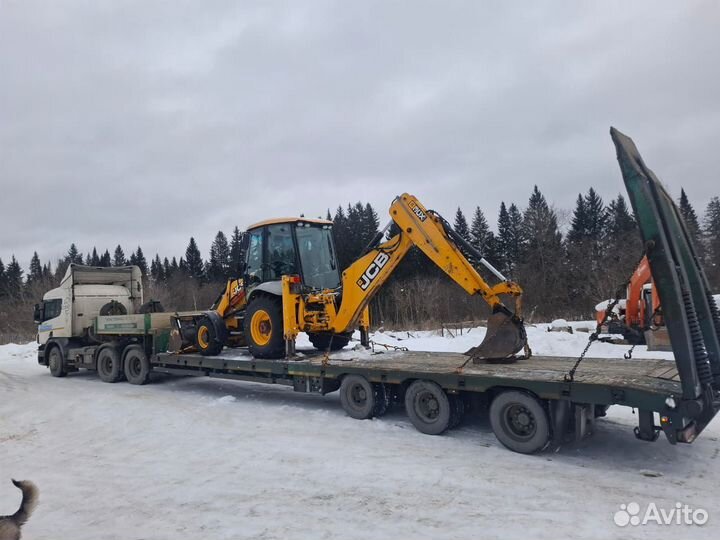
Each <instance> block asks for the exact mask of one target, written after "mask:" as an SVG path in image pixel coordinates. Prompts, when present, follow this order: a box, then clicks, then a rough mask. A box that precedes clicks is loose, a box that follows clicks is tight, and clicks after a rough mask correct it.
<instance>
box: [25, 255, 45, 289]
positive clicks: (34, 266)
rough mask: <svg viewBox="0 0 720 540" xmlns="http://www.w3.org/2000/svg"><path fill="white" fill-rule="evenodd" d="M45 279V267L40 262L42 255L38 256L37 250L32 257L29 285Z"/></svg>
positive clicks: (28, 278) (28, 277)
mask: <svg viewBox="0 0 720 540" xmlns="http://www.w3.org/2000/svg"><path fill="white" fill-rule="evenodd" d="M42 279H43V268H42V264H40V257H38V254H37V251H35V252H34V253H33V256H32V259H30V273H28V276H27V283H28V285H32V284H34V283H40V282H41V281H42Z"/></svg>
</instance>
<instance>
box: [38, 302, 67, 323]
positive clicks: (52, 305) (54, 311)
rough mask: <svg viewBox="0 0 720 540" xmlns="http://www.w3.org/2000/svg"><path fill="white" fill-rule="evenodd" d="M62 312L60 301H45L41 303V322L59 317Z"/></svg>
mask: <svg viewBox="0 0 720 540" xmlns="http://www.w3.org/2000/svg"><path fill="white" fill-rule="evenodd" d="M61 311H62V299H61V298H57V299H55V300H45V301H44V302H43V319H42V320H43V321H49V320H50V319H54V318H55V317H59V316H60V312H61Z"/></svg>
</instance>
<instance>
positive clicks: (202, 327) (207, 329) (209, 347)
mask: <svg viewBox="0 0 720 540" xmlns="http://www.w3.org/2000/svg"><path fill="white" fill-rule="evenodd" d="M224 336H225V332H223V329H221V328H217V326H215V322H213V320H212V319H211V318H210V317H208V316H207V315H206V316H204V317H202V318H201V319H200V321H199V322H198V325H197V329H196V330H195V346H196V347H197V348H198V351H200V354H202V355H203V356H217V355H218V354H220V352H221V351H222V350H223V347H224V345H225V339H224Z"/></svg>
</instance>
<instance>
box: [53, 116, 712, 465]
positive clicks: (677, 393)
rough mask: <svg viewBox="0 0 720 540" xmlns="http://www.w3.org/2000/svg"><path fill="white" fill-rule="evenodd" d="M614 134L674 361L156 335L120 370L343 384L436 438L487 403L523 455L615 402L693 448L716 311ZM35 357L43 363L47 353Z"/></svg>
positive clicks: (670, 210)
mask: <svg viewBox="0 0 720 540" xmlns="http://www.w3.org/2000/svg"><path fill="white" fill-rule="evenodd" d="M611 136H612V139H613V142H614V143H615V147H616V150H617V156H618V161H619V164H620V169H621V171H622V174H623V179H624V181H625V185H626V187H627V190H628V193H629V195H630V200H631V203H632V206H633V209H634V211H635V216H636V218H637V220H638V224H639V226H640V231H641V234H642V237H643V242H644V246H645V249H644V253H645V255H646V256H647V258H648V261H649V263H650V266H651V270H652V275H653V277H654V279H655V283H656V287H657V290H658V293H659V295H660V297H661V300H662V305H663V309H664V315H665V320H666V324H667V328H668V333H669V336H670V341H671V344H672V350H673V352H674V356H675V360H674V361H672V360H632V359H600V358H582V356H580V357H578V358H569V357H546V356H532V357H530V358H520V359H517V361H514V362H512V363H507V360H506V361H502V362H496V363H495V362H492V361H486V362H480V363H478V362H473V361H472V358H471V357H469V356H466V355H464V354H458V353H435V352H433V353H430V352H409V351H388V352H383V353H381V354H373V353H371V352H370V351H368V350H365V349H362V350H357V349H356V350H347V351H341V352H335V353H331V352H328V353H326V354H323V353H318V352H313V353H309V354H306V355H302V354H301V355H298V356H295V357H292V358H288V359H282V360H261V359H257V358H253V357H252V356H250V355H248V354H246V353H245V354H240V355H238V354H236V353H235V352H234V350H233V349H226V350H225V351H223V352H221V353H220V354H219V355H217V356H203V355H201V354H195V353H181V352H167V344H168V341H170V342H172V338H171V336H168V335H167V334H166V333H164V332H162V331H161V332H160V333H157V334H154V335H153V336H149V338H148V336H146V337H136V338H134V339H133V343H134V345H133V349H132V351H133V355H132V357H128V358H126V359H125V360H126V361H125V362H124V364H123V365H124V369H125V372H124V376H125V377H126V378H127V380H128V381H129V382H130V383H133V384H145V383H146V382H148V380H149V376H150V374H151V373H152V372H158V373H169V374H179V375H194V376H209V377H219V378H226V379H238V380H243V381H252V382H261V383H271V384H273V383H274V384H284V385H289V386H292V388H293V389H294V390H295V391H298V392H313V393H318V394H327V393H330V392H334V391H338V390H339V392H340V401H341V404H342V407H343V409H344V410H345V411H346V412H347V414H348V415H349V416H351V417H353V418H358V419H365V418H371V417H379V416H382V415H383V414H384V413H385V412H386V411H387V410H388V407H389V406H390V404H391V403H393V402H398V403H403V404H404V406H405V410H406V412H407V414H408V416H409V418H410V420H411V422H412V423H413V425H414V426H415V427H416V428H417V429H418V430H419V431H421V432H423V433H427V434H432V435H438V434H441V433H443V432H445V431H446V430H448V429H451V428H452V427H454V426H456V425H457V424H458V423H459V422H460V421H461V420H462V418H463V416H464V415H465V414H467V413H468V412H470V411H473V410H477V409H484V408H486V409H487V410H488V413H489V418H490V423H491V426H492V429H493V432H494V433H495V435H496V436H497V438H498V439H499V440H500V442H501V443H502V444H504V445H505V446H507V447H508V448H510V449H511V450H514V451H517V452H522V453H533V452H538V451H540V450H542V449H544V448H546V447H548V446H550V445H552V444H561V443H563V442H565V441H568V440H572V439H579V438H581V437H583V436H584V435H586V434H588V433H590V432H592V429H593V425H594V422H595V421H596V419H597V418H598V417H601V416H604V415H605V413H606V411H607V409H608V407H609V406H611V405H615V404H617V405H625V406H629V407H633V408H636V409H637V410H638V426H637V427H636V428H635V430H634V431H635V435H636V437H637V438H638V439H641V440H645V441H654V440H656V439H657V437H658V435H659V433H660V432H663V433H664V434H665V435H666V437H667V439H668V441H669V442H670V443H672V444H675V443H691V442H692V441H693V440H695V438H696V437H697V436H698V435H699V434H700V433H701V432H702V431H703V429H704V428H705V427H706V426H707V425H708V423H709V422H710V421H711V420H712V418H713V417H714V416H715V414H716V413H717V411H718V409H720V314H719V313H718V308H717V305H716V303H715V299H714V298H713V296H712V294H711V292H710V290H709V288H708V283H707V279H706V277H705V274H704V272H703V269H702V268H701V266H700V264H699V261H698V258H697V256H696V253H695V250H694V247H693V245H692V243H691V241H690V237H689V235H688V233H687V230H686V228H685V226H684V224H683V221H682V219H681V217H680V213H679V211H678V209H677V207H676V206H675V204H674V202H673V201H672V198H671V197H670V196H669V195H668V194H667V192H666V191H665V189H664V188H663V186H662V185H661V184H660V182H659V181H658V179H657V178H656V176H655V175H654V174H653V172H652V171H651V170H650V169H648V168H647V167H646V165H645V163H644V162H643V160H642V158H641V157H640V154H639V153H638V151H637V148H636V147H635V145H634V143H633V142H632V141H631V140H630V139H629V138H628V137H626V136H624V135H622V134H621V133H620V132H618V131H617V130H615V129H611ZM180 318H181V315H180V314H178V315H177V319H180ZM176 322H177V320H176ZM170 326H171V327H172V323H171V324H170ZM592 337H593V338H597V334H596V333H595V334H592ZM166 338H170V339H169V340H168V339H166ZM56 346H57V345H56ZM578 352H579V351H578ZM40 361H41V363H47V360H45V361H44V362H43V355H42V353H41V354H40ZM61 367H62V366H61ZM74 367H75V368H78V367H86V366H84V365H79V364H76V365H75V366H74ZM90 369H92V367H91V368H90ZM104 380H107V378H106V379H104ZM115 380H117V379H113V380H107V382H115Z"/></svg>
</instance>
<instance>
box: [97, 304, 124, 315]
mask: <svg viewBox="0 0 720 540" xmlns="http://www.w3.org/2000/svg"><path fill="white" fill-rule="evenodd" d="M100 315H101V316H102V317H107V316H109V315H127V308H126V307H125V306H124V305H122V304H121V303H120V302H117V301H116V300H110V302H108V303H107V304H105V305H104V306H103V307H101V308H100Z"/></svg>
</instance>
